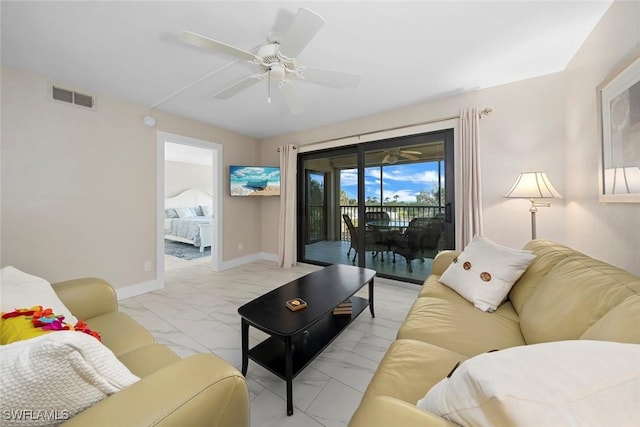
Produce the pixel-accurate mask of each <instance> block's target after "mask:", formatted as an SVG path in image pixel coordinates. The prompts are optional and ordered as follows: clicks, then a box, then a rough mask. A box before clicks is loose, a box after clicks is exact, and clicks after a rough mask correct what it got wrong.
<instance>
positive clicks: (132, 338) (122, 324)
mask: <svg viewBox="0 0 640 427" xmlns="http://www.w3.org/2000/svg"><path fill="white" fill-rule="evenodd" d="M87 324H88V325H89V327H90V328H91V329H92V330H94V331H100V335H101V336H102V343H103V344H104V345H106V346H107V347H109V349H110V350H111V351H112V352H113V353H114V354H115V355H116V356H118V357H120V355H122V354H125V353H128V352H130V351H132V350H135V349H137V348H140V347H143V346H145V345H149V344H153V343H154V338H153V335H151V334H150V333H149V332H148V331H147V330H146V329H145V328H143V327H142V326H141V325H140V324H139V323H138V322H136V321H135V320H134V319H133V318H131V317H129V316H128V315H126V314H124V313H120V312H117V311H116V312H113V313H109V314H103V315H102V316H97V317H93V318H91V319H88V320H87Z"/></svg>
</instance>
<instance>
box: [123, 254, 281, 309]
mask: <svg viewBox="0 0 640 427" xmlns="http://www.w3.org/2000/svg"><path fill="white" fill-rule="evenodd" d="M261 260H264V261H273V262H277V261H278V255H276V254H270V253H268V252H258V253H256V254H252V255H247V256H243V257H240V258H235V259H231V260H229V261H224V262H223V263H222V268H221V269H220V270H227V269H229V268H234V267H239V266H241V265H244V264H248V263H250V262H254V261H261ZM220 270H219V271H220ZM163 282H164V280H163V279H156V280H149V281H147V282H142V283H136V284H135V285H129V286H124V287H122V288H116V296H117V298H118V301H120V300H122V299H126V298H131V297H135V296H137V295H142V294H146V293H147V292H151V291H157V290H158V289H162V288H164V283H163Z"/></svg>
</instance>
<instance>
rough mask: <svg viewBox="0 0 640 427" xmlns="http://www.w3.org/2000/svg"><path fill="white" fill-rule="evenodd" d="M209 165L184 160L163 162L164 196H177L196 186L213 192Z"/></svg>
mask: <svg viewBox="0 0 640 427" xmlns="http://www.w3.org/2000/svg"><path fill="white" fill-rule="evenodd" d="M212 173H213V169H212V167H211V166H204V165H194V164H192V163H184V162H170V161H165V162H164V196H165V197H172V196H177V195H178V194H180V193H181V192H183V191H184V190H188V189H190V188H198V189H200V190H205V191H208V192H209V193H213V188H212V180H211V174H212Z"/></svg>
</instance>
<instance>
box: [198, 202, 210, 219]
mask: <svg viewBox="0 0 640 427" xmlns="http://www.w3.org/2000/svg"><path fill="white" fill-rule="evenodd" d="M198 210H199V213H198V214H199V215H200V216H209V217H210V216H212V215H213V212H212V211H211V206H203V205H200V206H198Z"/></svg>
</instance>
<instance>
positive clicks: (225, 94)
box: [214, 74, 265, 99]
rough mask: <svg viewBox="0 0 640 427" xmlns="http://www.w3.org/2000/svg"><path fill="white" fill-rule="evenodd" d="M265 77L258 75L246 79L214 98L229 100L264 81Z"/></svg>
mask: <svg viewBox="0 0 640 427" xmlns="http://www.w3.org/2000/svg"><path fill="white" fill-rule="evenodd" d="M264 77H265V75H264V74H256V75H253V76H249V77H245V78H244V79H242V80H239V81H237V82H235V83H234V84H232V85H231V86H229V87H228V88H226V89H223V90H221V91H220V92H218V93H216V94H215V95H214V96H215V97H216V98H218V99H229V98H231V97H232V96H233V95H235V94H237V93H239V92H242V91H243V90H245V89H248V88H250V87H251V86H253V85H255V84H256V83H258V82H259V81H261V80H264Z"/></svg>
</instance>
